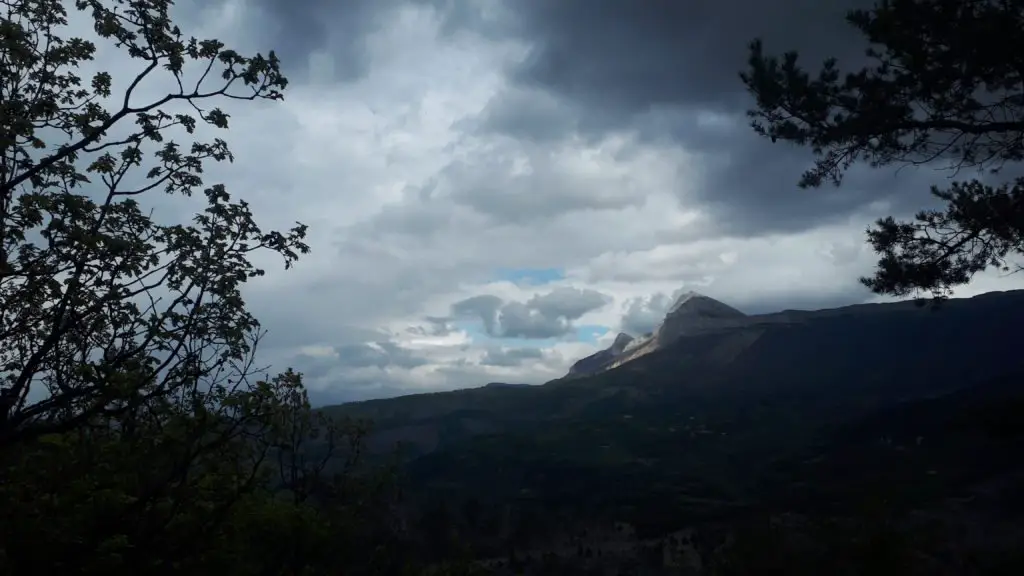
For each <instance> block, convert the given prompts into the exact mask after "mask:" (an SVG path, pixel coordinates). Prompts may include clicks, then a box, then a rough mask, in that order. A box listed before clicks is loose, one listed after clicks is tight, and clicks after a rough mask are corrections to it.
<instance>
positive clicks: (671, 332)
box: [656, 292, 747, 344]
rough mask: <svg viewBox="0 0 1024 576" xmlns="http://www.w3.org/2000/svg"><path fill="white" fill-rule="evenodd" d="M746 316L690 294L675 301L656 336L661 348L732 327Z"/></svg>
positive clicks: (712, 300)
mask: <svg viewBox="0 0 1024 576" xmlns="http://www.w3.org/2000/svg"><path fill="white" fill-rule="evenodd" d="M745 318H747V315H746V314H744V313H743V312H740V311H739V310H737V309H735V308H733V307H732V306H729V305H728V304H723V303H722V302H719V301H718V300H715V299H714V298H709V297H707V296H704V295H703V294H698V293H697V292H687V293H685V294H683V295H681V296H680V297H679V298H678V299H676V301H675V304H673V305H672V307H671V308H669V310H668V314H666V315H665V319H664V320H662V322H661V325H660V326H658V329H657V331H656V334H657V336H658V340H659V341H660V342H661V343H662V344H668V343H669V342H671V341H673V340H675V339H676V338H679V337H680V336H685V335H687V334H692V333H695V332H700V331H703V330H707V329H709V328H720V327H725V326H731V325H734V324H736V323H738V322H737V321H740V322H742V320H743V319H745Z"/></svg>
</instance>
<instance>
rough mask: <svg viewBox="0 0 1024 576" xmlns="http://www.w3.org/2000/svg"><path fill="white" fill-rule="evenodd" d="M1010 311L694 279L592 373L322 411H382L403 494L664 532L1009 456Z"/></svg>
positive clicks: (1006, 466) (1014, 325) (1022, 322)
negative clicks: (755, 293)
mask: <svg viewBox="0 0 1024 576" xmlns="http://www.w3.org/2000/svg"><path fill="white" fill-rule="evenodd" d="M1021 326H1024V291H1013V292H997V293H989V294H984V295H981V296H977V297H974V298H970V299H955V300H950V301H947V302H945V303H943V305H942V306H941V307H940V308H938V309H932V308H929V307H919V306H916V305H915V304H914V303H910V302H904V303H895V304H870V305H858V306H848V307H844V308H837V309H830V310H821V311H812V312H803V311H786V312H780V313H777V314H769V315H762V316H745V315H743V314H742V313H739V312H738V311H735V310H733V309H731V308H729V307H727V306H725V305H724V304H721V303H717V302H715V301H714V300H711V299H710V298H706V297H703V296H700V295H688V297H686V299H685V300H684V301H683V302H682V305H681V306H679V307H678V308H675V307H674V309H673V311H671V312H670V313H669V315H668V317H667V318H666V321H665V322H664V323H663V324H662V326H661V327H659V330H658V331H656V332H655V333H654V334H653V335H652V337H651V338H650V339H648V341H647V342H646V343H645V342H641V343H640V345H637V344H635V343H629V344H627V345H623V346H622V347H621V349H620V350H619V352H618V353H617V354H614V355H613V356H615V357H616V359H615V361H614V362H612V363H608V362H607V361H606V360H607V358H605V359H604V360H603V361H595V362H593V364H592V365H591V366H590V367H589V368H588V373H587V374H582V375H575V377H572V378H565V379H559V380H555V381H553V382H549V383H548V384H545V385H542V386H501V385H498V386H495V385H491V386H486V387H482V388H477V389H472V390H460V391H455V392H446V393H436V394H421V395H413V396H405V397H400V398H394V399H388V400H373V401H368V402H359V403H353V404H346V405H341V406H335V407H329V408H326V409H325V410H327V411H329V412H332V413H336V414H346V415H351V416H357V417H366V418H371V419H373V420H374V421H375V422H376V427H375V432H374V434H373V436H372V437H371V448H372V450H374V451H377V452H385V451H387V450H388V449H390V448H391V447H393V446H395V445H396V444H397V445H401V447H402V454H403V457H404V462H405V469H406V472H407V474H408V478H409V482H410V493H411V494H415V495H417V497H419V498H429V499H432V500H433V499H441V500H444V501H449V502H456V503H459V502H461V503H466V502H470V501H472V502H476V503H477V505H480V506H484V508H485V509H493V510H506V512H505V513H504V514H506V516H507V513H508V508H507V506H508V505H511V504H510V503H514V505H515V506H516V507H517V508H516V509H522V510H535V512H536V511H537V510H539V511H540V512H536V513H537V514H541V516H542V517H544V518H549V519H551V518H559V519H560V520H558V522H568V521H569V520H566V518H569V519H572V518H584V517H585V518H601V519H604V520H609V521H610V520H616V521H627V522H629V523H631V524H632V525H634V526H636V527H637V528H638V529H639V530H641V531H646V532H648V533H651V534H656V533H662V532H666V531H669V530H674V529H676V528H678V526H679V525H680V524H687V523H694V522H700V521H705V520H706V521H712V520H720V519H722V518H728V517H732V516H734V515H736V514H746V513H749V511H751V510H764V509H775V508H779V509H794V508H800V507H801V506H803V507H804V508H807V507H808V506H810V507H812V508H813V507H815V506H817V507H819V508H822V509H824V508H826V507H827V508H829V509H836V510H841V509H843V508H844V507H847V508H849V507H850V506H856V503H857V502H858V498H860V497H861V496H858V495H857V494H861V493H863V492H864V490H868V489H869V488H870V489H871V490H874V491H875V492H874V493H876V494H877V493H878V491H879V490H883V488H884V489H889V488H893V491H892V498H897V499H898V498H902V499H903V500H904V501H905V502H906V503H907V505H908V506H909V505H911V504H912V503H915V502H916V503H920V501H921V499H922V498H924V499H927V498H931V499H941V498H946V497H951V496H950V495H951V494H954V493H961V494H962V493H964V491H965V490H968V488H969V487H970V486H978V485H982V484H984V482H985V481H986V479H991V478H996V477H1004V476H1006V475H1008V474H1009V475H1010V476H1012V475H1013V474H1014V473H1015V472H1014V469H1015V467H1019V465H1018V464H1017V462H1018V461H1019V453H1020V452H1019V450H1020V449H1021V448H1022V447H1024V442H1022V441H1021V440H1022V436H1021V432H1022V430H1021V427H1020V426H1019V425H1018V424H1017V423H1018V422H1021V421H1024V387H1022V386H1021V384H1022V383H1024V382H1022V379H1024V354H1021V345H1020V334H1019V331H1020V328H1021ZM652 341H653V342H654V343H653V344H652V343H651V342H652ZM644 346H646V348H643V347H644ZM613 348H614V347H613ZM641 349H642V350H643V353H642V354H641V353H635V354H633V355H630V351H632V352H636V351H638V350H641ZM627 356H628V358H627ZM577 372H581V370H577ZM1018 408H1019V409H1020V410H1019V411H1018V412H1014V410H1016V409H1018ZM961 410H963V412H962V413H961V412H960V411H961ZM1015 415H1016V416H1015ZM961 416H963V419H961V420H957V418H960V417H961ZM989 416H991V418H989ZM1015 418H1019V419H1018V420H1015ZM953 421H958V422H961V425H960V427H956V426H954V425H953V424H950V422H953ZM986 426H988V427H989V428H986ZM995 430H1001V431H1002V432H1001V433H1002V434H1003V436H1001V437H1000V439H998V440H992V438H993V437H994V436H993V434H995V432H994V431H995ZM918 438H921V440H918ZM894 446H896V447H902V448H900V450H896V448H894ZM1014 451H1017V452H1014ZM1014 453H1016V454H1017V455H1018V456H1013V454H1014ZM905 454H913V455H914V456H913V457H905ZM907 482H912V483H923V484H921V485H922V486H924V485H926V486H927V489H921V490H916V491H915V489H910V488H906V489H904V488H900V489H898V490H897V489H896V488H898V487H899V486H901V485H902V484H901V483H903V484H905V483H907ZM916 485H917V484H914V486H916ZM912 492H913V493H916V495H914V494H911V493H912ZM912 496H913V497H912ZM453 505H462V504H453ZM915 505H916V504H915ZM503 506H506V508H502V507H503ZM495 514H498V512H495ZM498 516H500V514H498ZM530 517H531V518H533V516H530ZM495 518H497V516H495ZM494 521H495V522H498V520H494ZM508 521H509V520H507V518H506V520H503V521H502V522H505V523H506V524H507V522H508ZM524 521H525V520H524ZM551 521H552V522H554V520H551ZM531 522H539V520H536V519H534V520H531ZM499 524H501V523H500V522H499ZM502 526H505V524H502ZM493 530H495V531H498V532H501V531H502V530H504V531H505V532H502V533H503V534H504V533H506V532H507V530H508V527H507V526H505V527H504V528H500V529H499V527H498V524H495V527H493ZM474 533H475V534H477V536H478V537H479V538H484V535H485V534H486V533H488V532H487V530H484V529H483V528H480V529H477V530H475V531H474ZM495 533H497V532H495Z"/></svg>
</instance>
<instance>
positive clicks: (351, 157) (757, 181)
mask: <svg viewBox="0 0 1024 576" xmlns="http://www.w3.org/2000/svg"><path fill="white" fill-rule="evenodd" d="M846 2H847V4H849V3H850V2H849V0H846ZM178 4H179V6H178V11H177V15H178V22H179V23H180V24H181V26H182V28H183V29H184V30H185V32H186V34H191V35H195V36H207V37H209V36H213V37H217V38H220V39H221V40H223V41H224V42H226V43H227V44H228V45H229V46H231V47H236V48H238V49H240V50H242V51H254V50H262V51H266V50H267V49H270V48H273V49H276V50H277V52H278V54H279V55H280V56H281V57H282V59H283V60H284V65H285V68H286V72H287V75H288V76H289V79H290V80H291V84H290V87H289V90H288V92H287V94H286V100H285V101H284V102H283V103H279V104H273V105H251V106H245V107H231V108H230V111H231V112H232V114H233V124H232V129H231V131H230V132H229V133H228V135H227V139H228V141H229V143H230V144H231V146H232V148H233V151H234V152H235V155H236V158H237V159H236V161H235V163H234V164H233V165H231V166H227V167H220V168H218V169H216V170H215V171H213V172H211V175H210V178H209V179H208V180H211V179H214V178H215V179H219V180H221V181H223V182H224V183H225V184H226V185H227V186H228V188H229V190H230V191H232V192H233V193H234V194H235V195H237V196H240V197H242V198H244V199H246V200H248V201H249V202H250V203H251V204H252V206H253V209H254V211H255V212H256V214H257V216H259V217H260V219H261V222H262V223H264V224H266V225H268V226H287V225H289V224H290V223H291V222H292V221H295V220H300V221H302V222H305V223H307V224H309V225H310V234H311V237H310V242H309V243H310V244H311V246H312V249H313V252H312V254H310V255H309V256H308V257H306V258H305V259H304V260H303V261H301V262H300V263H299V264H298V266H297V267H296V268H295V269H293V270H291V271H288V272H285V271H283V270H281V269H279V268H280V267H276V266H275V267H273V268H272V269H271V270H270V272H269V273H268V275H267V276H266V277H265V278H262V279H259V280H258V281H256V282H254V283H253V284H252V286H250V288H249V290H248V292H247V298H248V300H249V302H250V305H251V307H252V308H253V310H254V311H255V313H256V314H257V315H258V317H259V318H261V320H262V321H263V323H264V325H265V327H266V328H267V329H268V330H269V336H268V338H267V340H266V341H265V343H264V347H263V348H262V352H261V354H262V356H263V358H264V359H265V360H266V361H267V362H271V363H273V366H274V368H275V369H278V370H281V369H284V368H285V367H287V366H294V367H295V368H296V369H298V370H300V371H303V372H304V373H305V374H306V377H307V384H308V385H309V386H310V388H311V390H312V391H313V394H312V395H313V397H314V398H315V399H316V400H317V401H318V402H334V401H343V400H351V399H362V398H371V397H380V396H389V395H395V394H399V393H409V392H419V391H433V390H443V389H452V388H461V387H467V386H479V385H482V384H485V383H487V382H491V381H504V382H528V383H540V382H544V381H546V380H549V379H551V378H554V377H557V376H560V375H562V374H564V372H565V370H566V369H567V367H568V365H569V364H570V363H572V362H573V361H575V360H576V359H578V358H580V357H582V356H585V355H586V354H589V353H591V352H593V351H594V350H596V349H598V348H600V347H604V346H607V345H608V343H610V341H611V339H613V338H614V336H615V334H616V333H617V332H618V331H620V330H626V331H629V332H632V333H634V334H635V333H639V332H644V331H647V330H650V329H651V328H653V326H654V324H655V323H656V322H657V321H658V320H660V318H661V315H662V314H663V313H664V310H665V308H666V307H667V306H668V305H669V304H670V300H671V296H672V294H674V293H676V292H677V291H679V290H696V291H699V292H701V293H704V294H706V295H708V296H711V297H714V298H716V299H719V300H722V301H723V302H726V303H728V304H730V305H732V306H734V307H737V308H739V309H741V310H743V311H745V312H765V311H773V310H779V309H784V308H807V309H813V308H821V307H828V306H835V305H842V304H850V303H858V302H863V301H866V300H869V299H870V298H871V296H870V294H868V293H867V292H866V291H865V290H864V289H862V288H861V287H860V286H859V285H858V283H857V278H858V276H860V275H863V274H865V273H867V272H869V271H870V270H871V266H872V264H873V263H874V261H875V258H874V255H873V254H872V253H871V252H870V250H869V249H868V248H867V247H866V246H865V244H864V240H865V237H864V230H865V229H866V227H867V226H868V225H869V224H870V223H871V222H872V221H873V220H874V219H875V218H877V217H878V216H881V215H887V214H897V215H899V214H906V213H908V212H912V211H913V210H914V209H915V208H919V207H921V206H922V202H924V201H925V200H926V198H927V186H928V184H929V183H930V182H942V180H943V178H944V176H943V175H942V174H939V173H936V172H935V171H934V170H929V169H919V170H912V169H907V170H904V171H902V172H901V173H900V174H899V175H898V176H897V175H896V174H895V173H894V171H893V170H884V171H871V170H868V169H864V168H859V169H857V170H854V171H853V172H852V173H851V175H850V177H849V178H848V180H847V181H846V183H845V184H844V187H843V188H842V189H838V190H837V189H832V188H824V189H822V190H817V191H803V190H799V189H798V188H797V187H796V186H795V183H796V181H797V180H798V178H799V176H800V173H801V172H802V170H803V169H804V168H806V167H807V165H808V161H809V156H808V155H807V154H806V153H805V152H803V151H801V150H798V149H795V148H792V147H790V146H788V145H783V144H775V145H773V144H771V143H770V142H767V141H764V140H761V139H759V138H757V137H756V136H755V135H754V134H753V133H752V131H751V130H750V129H749V127H748V125H747V121H746V119H745V118H744V115H743V112H744V110H745V109H746V108H747V107H748V105H749V100H748V97H747V96H746V94H745V92H744V88H743V86H742V84H741V83H740V81H739V79H738V76H737V73H738V72H739V71H740V70H741V69H742V68H743V66H744V63H745V57H746V45H747V43H748V42H749V41H750V40H751V39H752V38H753V37H755V36H761V37H763V38H764V39H765V41H766V46H767V48H768V49H769V50H771V51H776V52H777V51H783V50H786V49H790V48H797V49H801V50H802V51H804V52H805V53H806V54H807V55H808V56H809V57H811V58H813V59H814V60H819V59H820V58H823V57H825V56H828V55H834V56H837V57H839V58H840V60H841V62H854V63H855V62H857V61H858V59H859V55H860V54H861V53H862V52H863V48H864V46H863V45H862V44H860V43H859V38H858V37H857V36H856V35H855V34H853V33H851V32H850V30H849V29H848V28H847V26H846V25H845V23H844V22H843V21H842V14H843V12H844V9H845V7H846V6H843V5H842V4H843V2H821V1H820V0H814V1H812V0H779V1H777V2H764V1H755V0H710V1H705V0H687V1H685V2H683V1H679V2H670V1H668V0H651V1H646V2H638V1H635V0H634V1H627V0H558V1H552V0H506V1H504V2H501V1H495V0H462V1H460V0H448V1H444V0H433V1H431V0H408V1H404V2H403V1H402V0H395V1H390V0H346V1H336V0H335V1H329V0H303V1H301V2H283V1H280V0H226V1H224V2H221V3H218V2H216V1H213V0H203V1H199V0H189V1H186V2H182V1H179V3H178ZM784 4H785V6H783V5H784ZM99 64H100V65H105V66H109V67H111V68H112V69H113V70H114V71H115V73H116V71H117V70H120V69H121V68H119V66H122V64H123V63H122V62H120V61H119V60H118V59H117V58H116V56H115V55H114V54H112V53H111V51H110V50H106V51H104V52H102V53H101V54H100V59H99ZM150 89H151V90H155V88H152V87H151V88H150ZM159 202H160V205H161V207H162V209H163V210H164V214H165V215H167V214H173V213H175V212H174V211H175V210H182V206H183V204H181V203H180V202H172V203H166V201H164V200H160V201H159ZM1021 285H1022V281H1021V279H1020V278H1019V277H1009V278H1003V277H999V276H998V275H995V274H989V275H986V276H984V277H982V278H979V279H978V280H977V281H976V282H975V283H974V284H972V285H971V286H969V287H967V289H965V290H962V291H961V293H962V294H964V295H967V294H971V293H979V292H985V291H989V290H994V289H1007V288H1013V287H1020V286H1021Z"/></svg>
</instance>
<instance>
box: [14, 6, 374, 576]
mask: <svg viewBox="0 0 1024 576" xmlns="http://www.w3.org/2000/svg"><path fill="white" fill-rule="evenodd" d="M172 4H173V2H172V0H76V1H75V2H73V3H72V2H63V1H62V0H0V518H3V521H2V522H0V573H3V574H9V573H15V574H17V573H23V572H29V571H31V572H38V573H44V574H46V573H74V574H104V575H105V576H109V575H111V574H119V573H131V574H140V573H145V574H181V573H194V574H218V575H223V574H252V575H262V574H280V573H284V572H287V573H292V574H300V573H318V574H324V573H340V572H345V573H352V572H355V573H358V570H353V567H354V566H357V565H361V564H359V563H355V564H354V563H353V560H352V554H355V553H356V552H358V553H359V554H363V556H365V557H366V558H367V562H368V561H369V556H370V553H371V552H373V553H377V552H379V551H378V550H377V543H376V542H373V541H372V540H371V539H369V538H368V537H366V536H367V535H371V536H374V537H376V533H375V532H372V533H371V532H370V531H369V529H367V528H366V526H367V525H368V523H367V521H366V519H367V518H369V517H371V516H372V517H374V521H377V522H381V521H382V520H381V519H380V517H382V514H381V513H380V512H381V510H380V509H374V510H373V513H372V514H371V513H370V512H368V511H367V507H369V506H373V505H374V501H373V500H372V499H371V498H370V496H373V492H372V491H368V490H365V489H363V488H364V487H363V486H360V485H358V484H357V483H356V482H354V481H353V477H352V475H353V469H354V467H355V464H356V462H357V461H358V456H359V447H360V445H361V439H362V435H363V432H362V428H361V427H359V426H355V425H352V424H351V423H346V422H342V423H335V422H329V421H327V420H325V419H323V418H322V417H321V415H319V414H317V413H315V412H313V411H312V410H311V408H310V406H309V402H308V398H307V396H306V392H305V390H304V387H303V384H302V379H301V375H300V374H298V373H295V372H292V371H290V370H289V371H286V372H285V373H283V374H280V375H278V376H275V377H273V378H270V377H263V378H257V375H258V374H259V373H260V372H261V370H260V369H258V367H257V366H256V365H255V352H256V347H257V345H258V343H259V340H260V338H261V336H262V334H263V332H262V329H261V328H260V325H259V323H258V321H257V320H256V318H254V317H253V315H252V314H251V313H250V312H249V311H248V310H247V308H246V305H245V302H244V300H243V298H242V294H241V289H242V286H243V285H244V284H245V282H247V281H248V280H250V279H252V278H254V277H257V276H260V275H262V274H263V270H261V269H259V268H257V267H256V266H255V265H253V264H252V262H251V261H250V258H251V256H252V254H253V253H254V252H256V251H261V250H262V251H270V252H273V253H276V254H277V255H279V256H280V257H281V258H282V259H283V262H284V267H285V268H288V267H290V266H291V264H292V263H293V262H295V261H296V259H297V258H298V257H299V256H300V255H301V254H304V253H306V252H308V250H309V248H308V246H307V245H306V244H305V243H304V237H305V233H306V228H305V226H303V225H301V224H297V225H296V226H295V227H294V228H292V229H291V230H288V231H285V232H278V231H269V232H267V231H263V230H261V229H260V228H259V226H258V225H257V224H256V222H255V219H254V216H253V214H252V212H251V211H250V209H249V206H248V205H247V204H246V203H245V201H243V200H233V199H232V197H231V196H230V195H229V194H228V192H227V190H226V188H225V187H224V186H223V185H222V184H219V183H207V182H205V181H204V166H206V165H208V164H209V163H210V162H224V161H231V160H233V156H232V154H231V152H230V150H229V148H228V146H227V144H226V142H225V141H224V140H223V139H220V138H212V139H209V140H202V139H201V138H200V135H201V132H202V131H203V130H210V129H226V128H227V127H228V122H229V115H228V114H227V113H226V112H225V111H223V110H221V109H220V108H218V107H216V104H217V103H218V102H223V101H228V100H235V101H241V102H245V101H254V100H280V99H281V98H282V91H283V90H284V88H285V87H286V85H287V81H286V79H285V77H284V76H283V75H282V74H281V71H280V65H279V62H278V59H277V57H276V56H275V55H274V53H273V52H270V53H269V54H268V55H267V56H262V55H259V54H257V55H254V56H251V57H249V56H242V55H240V54H239V53H237V52H235V51H234V50H231V49H228V48H226V47H225V46H224V44H223V43H221V42H219V41H217V40H212V39H206V40H200V39H195V38H189V37H187V36H185V35H184V34H183V33H182V32H181V30H180V29H179V28H178V26H176V25H175V24H174V23H173V21H172V19H171V14H170V10H171V8H172ZM68 6H73V7H74V8H75V9H77V10H78V11H80V12H81V13H82V15H83V16H84V17H85V18H87V19H88V18H91V21H92V24H93V31H94V33H95V37H94V38H93V39H91V40H90V39H83V38H77V37H75V38H69V37H66V36H67V31H68V26H67V25H68V13H67V7H68ZM96 42H107V43H109V44H110V45H111V46H113V47H114V48H116V49H119V50H121V51H122V52H124V53H125V54H127V55H128V56H130V58H131V59H132V60H133V61H134V62H136V63H138V64H139V68H140V72H139V73H138V74H137V75H135V76H130V77H126V78H118V79H116V81H115V78H113V77H112V76H111V74H110V73H108V72H98V73H96V74H94V75H92V77H91V78H82V77H81V76H80V75H79V74H80V73H81V69H82V65H83V64H85V63H87V62H89V61H90V60H92V59H93V56H94V54H95V53H96ZM154 78H162V84H163V85H170V86H173V87H174V89H173V90H172V91H170V92H168V93H165V94H159V95H157V96H156V97H153V98H151V99H149V100H148V101H146V100H145V99H144V95H143V94H142V92H143V90H144V89H143V85H144V84H145V83H147V82H149V81H151V80H153V79H154ZM115 86H121V87H123V91H121V92H119V93H115V90H114V87H115ZM183 138H184V139H185V140H186V141H185V142H184V143H179V141H180V140H181V139H183ZM196 191H201V192H202V195H203V197H204V198H205V208H204V209H202V210H201V211H199V212H198V213H196V214H195V216H194V218H193V219H192V221H191V222H179V223H174V222H171V223H167V222H162V221H158V220H157V219H156V218H154V216H153V214H152V212H150V211H147V210H146V209H144V208H143V201H142V200H141V199H143V198H145V197H146V196H149V195H152V194H159V193H161V192H164V193H166V194H169V195H172V196H179V197H180V196H191V195H192V194H193V193H194V192H196ZM368 480H372V478H369V479H368ZM357 530H358V531H360V532H359V535H360V536H362V537H363V538H362V539H360V540H358V541H355V540H354V539H353V540H352V541H353V542H355V544H354V545H352V546H344V545H343V544H344V543H345V542H344V541H342V542H339V537H342V538H348V537H349V536H351V535H352V534H354V533H355V532H356V531H357ZM40 545H45V546H46V549H45V551H43V550H40ZM356 545H358V546H362V548H363V549H362V550H357V551H356V552H353V548H355V546H356ZM41 552H44V553H41ZM363 564H365V562H364V563H363Z"/></svg>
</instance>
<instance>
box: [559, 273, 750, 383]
mask: <svg viewBox="0 0 1024 576" xmlns="http://www.w3.org/2000/svg"><path fill="white" fill-rule="evenodd" d="M748 318H749V317H748V316H747V315H746V314H744V313H743V312H740V311H739V310H737V309H735V308H733V307H732V306H729V305H728V304H723V303H722V302H719V301H718V300H715V299H714V298H710V297H708V296H705V295H703V294H700V293H697V292H692V291H690V292H686V293H685V294H682V295H680V296H679V297H678V298H676V301H675V302H674V303H673V304H672V306H671V307H670V308H669V309H668V312H667V313H666V314H665V318H664V319H663V320H662V321H661V323H660V324H659V325H658V327H657V328H656V329H655V330H654V332H653V333H651V334H649V335H647V336H645V337H642V338H639V339H635V338H633V337H632V336H630V335H629V334H625V333H620V334H619V335H618V336H616V337H615V342H614V343H612V345H611V347H609V348H606V349H604V350H599V351H598V352H596V353H594V354H591V355H590V356H587V357H586V358H583V359H582V360H579V361H578V362H576V363H575V364H573V365H572V367H571V368H570V369H569V373H568V374H567V375H566V376H569V377H578V376H585V375H589V374H596V373H598V372H603V371H605V370H610V369H612V368H614V367H616V366H621V365H622V364H624V363H626V362H629V361H631V360H634V359H636V358H639V357H640V356H644V355H646V354H649V353H650V352H653V351H655V350H657V349H659V348H661V347H664V346H667V345H669V344H671V343H672V342H674V341H676V340H678V339H679V338H680V337H682V336H687V335H690V334H697V333H700V332H704V331H707V330H717V329H728V328H734V327H738V326H742V325H744V324H746V323H747V322H748Z"/></svg>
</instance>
